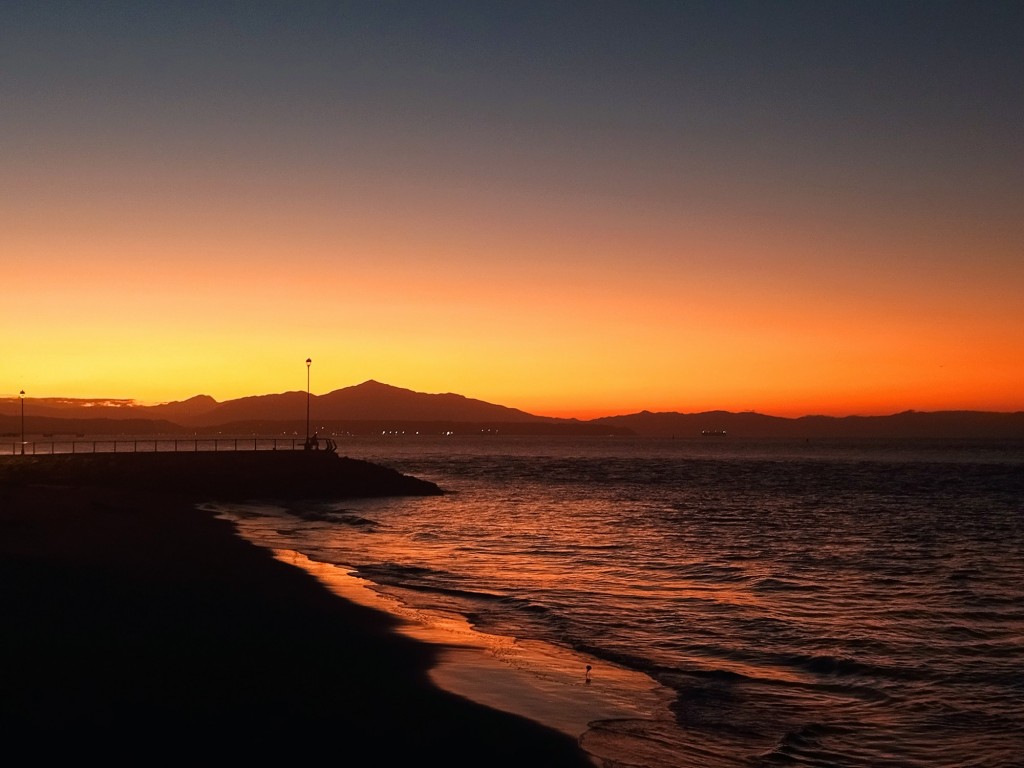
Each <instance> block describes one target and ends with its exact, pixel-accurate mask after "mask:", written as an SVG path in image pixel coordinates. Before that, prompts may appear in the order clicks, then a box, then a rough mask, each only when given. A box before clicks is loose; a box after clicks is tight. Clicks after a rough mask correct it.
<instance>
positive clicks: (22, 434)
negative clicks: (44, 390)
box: [19, 389, 25, 456]
mask: <svg viewBox="0 0 1024 768" xmlns="http://www.w3.org/2000/svg"><path fill="white" fill-rule="evenodd" d="M19 394H20V395H21V455H22V456H24V455H25V390H24V389H23V390H21V392H20V393H19Z"/></svg>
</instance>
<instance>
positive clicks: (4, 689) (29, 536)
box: [0, 455, 593, 768]
mask: <svg viewBox="0 0 1024 768" xmlns="http://www.w3.org/2000/svg"><path fill="white" fill-rule="evenodd" d="M54 458H56V457H54ZM215 458H216V457H211V456H210V455H207V456H206V459H205V461H204V460H203V459H192V460H191V461H193V462H203V463H204V464H205V463H206V462H208V461H210V460H214V459H215ZM45 460H46V458H45V457H41V458H38V459H33V461H35V462H36V463H37V464H38V463H39V462H42V461H45ZM292 460H293V461H294V459H292ZM19 461H21V462H27V459H21V458H20V457H12V458H4V459H3V461H2V462H0V618H2V624H0V733H2V737H3V743H4V747H5V751H7V752H8V753H13V754H19V753H20V754H23V755H24V758H23V761H28V762H32V763H35V762H38V761H40V760H43V759H46V758H47V757H48V756H59V757H62V758H67V757H81V758H99V759H130V760H132V761H133V762H137V763H140V764H154V763H171V762H174V763H179V762H181V761H182V760H190V761H192V760H202V759H208V758H210V757H217V758H220V759H226V758H229V759H231V760H245V759H251V758H256V757H260V758H264V759H281V758H286V759H288V760H289V761H294V760H296V759H299V760H303V759H316V760H325V761H327V762H328V763H330V764H341V765H354V764H360V765H400V764H412V763H418V762H421V761H422V762H423V763H425V764H432V765H446V766H462V765H467V766H468V765H473V766H505V765H507V766H513V765H515V766H581V767H582V766H590V767H591V768H593V763H592V762H591V761H590V760H589V759H588V758H587V756H586V755H585V754H584V753H583V752H582V750H581V749H579V747H578V745H577V744H576V742H575V741H574V740H573V739H572V738H570V737H568V736H566V735H564V734H561V733H559V732H557V731H554V730H549V729H547V728H545V727H543V726H541V725H539V724H537V723H534V722H532V721H530V720H527V719H524V718H520V717H518V716H515V715H511V714H506V713H503V712H499V711H497V710H492V709H488V708H486V707H483V706H479V705H477V704H474V703H471V702H469V701H468V700H465V699H462V698H460V697H458V696H455V695H454V694H449V693H447V692H445V691H443V690H441V689H439V688H437V687H436V686H434V685H433V684H432V683H431V682H430V681H429V679H428V676H427V671H428V669H429V668H430V665H431V664H432V662H433V660H434V659H435V658H436V654H437V653H438V651H437V649H436V648H434V647H432V646H430V645H426V644H423V643H420V642H418V641H415V640H413V639H411V638H408V637H406V636H404V635H401V634H399V633H398V632H396V631H395V624H394V620H393V619H392V618H390V617H389V616H387V615H386V614H384V613H379V612H377V611H375V610H373V609H371V608H366V607H363V606H359V605H356V604H354V603H351V602H348V601H346V600H343V599H341V598H339V597H337V596H336V595H334V594H332V593H331V592H330V591H329V590H328V589H327V588H326V587H324V586H323V585H322V584H321V583H320V582H319V581H317V580H316V579H315V578H314V577H313V576H311V575H309V574H308V573H306V572H305V571H303V570H301V569H299V568H296V567H293V566H290V565H288V564H285V563H282V562H281V561H279V560H276V559H275V558H274V557H273V555H272V554H271V553H270V552H268V551H265V550H263V549H261V548H259V547H256V546H254V545H252V544H249V543H248V542H246V541H244V540H242V539H241V538H240V537H239V536H237V535H236V534H235V532H234V528H233V526H232V525H231V524H230V523H228V522H226V521H223V520H219V519H217V518H215V517H214V516H213V514H212V513H209V512H205V511H201V510H199V509H197V508H196V507H195V506H194V505H193V501H195V500H196V499H195V498H194V494H195V493H196V489H194V488H190V487H189V484H190V482H191V481H190V479H189V477H188V476H185V477H168V476H167V475H166V471H167V467H166V466H164V465H161V467H160V469H159V473H161V474H159V476H154V477H150V478H149V481H148V483H130V484H129V485H133V486H134V487H125V484H123V483H117V482H111V481H110V478H111V477H113V475H112V474H111V473H109V472H107V473H106V475H104V473H103V472H99V473H98V478H97V479H96V480H95V481H89V480H86V479H83V478H81V477H79V478H78V479H75V480H74V481H70V480H69V477H70V474H69V473H68V472H65V473H64V474H63V475H60V474H58V475H57V476H55V477H54V478H52V479H53V480H54V482H52V483H49V484H47V483H41V482H39V481H40V477H39V476H38V475H34V476H33V477H31V479H30V480H29V479H26V476H25V475H24V474H19V473H18V472H15V471H13V470H12V464H11V462H19ZM108 461H109V460H108ZM117 461H120V460H117ZM162 461H163V462H166V461H167V460H166V459H165V460H162ZM263 461H266V460H265V459H264V460H263ZM17 466H20V467H21V468H22V469H24V467H25V466H26V464H25V463H22V464H20V465H16V467H17ZM44 467H45V465H44ZM241 470H242V468H241V467H239V468H238V471H241ZM38 471H39V470H38V469H36V470H33V472H38ZM154 471H156V470H154ZM186 474H187V473H186ZM104 478H105V479H104ZM146 485H148V487H144V486H146ZM200 485H201V483H200ZM202 491H203V492H204V493H208V492H209V491H210V487H209V486H206V487H203V488H202ZM363 492H368V491H367V490H366V489H365V488H364V489H363ZM232 493H233V492H232ZM232 493H228V494H226V495H232ZM332 493H337V489H333V490H332ZM373 493H374V494H377V495H379V494H382V493H383V489H381V488H376V489H375V490H374V491H373Z"/></svg>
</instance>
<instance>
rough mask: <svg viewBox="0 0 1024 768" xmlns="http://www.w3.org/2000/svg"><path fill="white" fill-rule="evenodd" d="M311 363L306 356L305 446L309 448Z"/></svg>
mask: <svg viewBox="0 0 1024 768" xmlns="http://www.w3.org/2000/svg"><path fill="white" fill-rule="evenodd" d="M312 364H313V361H312V359H310V358H308V357H307V358H306V447H307V448H309V366H311V365H312Z"/></svg>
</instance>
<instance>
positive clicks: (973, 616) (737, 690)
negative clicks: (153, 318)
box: [211, 434, 1024, 768]
mask: <svg viewBox="0 0 1024 768" xmlns="http://www.w3.org/2000/svg"><path fill="white" fill-rule="evenodd" d="M336 440H337V442H338V452H339V453H340V454H341V455H344V456H349V457H352V458H357V459H364V460H368V461H372V462H375V463H378V464H382V465H385V466H389V467H392V468H394V469H396V470H398V471H400V472H402V473H405V474H409V475H414V476H416V477H419V478H422V479H425V480H430V481H432V482H434V483H436V484H437V485H438V486H440V487H441V489H442V490H443V491H444V494H443V495H440V496H431V497H412V498H378V499H358V500H354V499H338V500H320V501H312V500H310V501H300V502H291V503H284V502H275V501H274V500H266V499H262V500H251V501H247V502H245V503H238V504H219V505H211V506H212V507H213V508H215V509H216V510H217V511H218V513H219V514H220V515H222V516H224V517H226V518H228V519H231V520H233V521H234V522H235V524H236V525H237V526H238V529H239V532H240V534H241V535H243V536H244V537H245V538H247V539H249V540H251V541H253V542H255V543H257V544H259V545H260V546H264V547H267V548H269V549H271V550H273V551H274V552H275V553H276V554H277V556H278V557H280V558H281V559H284V560H286V561H288V562H292V563H294V564H295V565H296V566H297V567H304V568H306V569H307V570H309V571H310V572H312V573H314V574H316V575H318V577H320V578H322V579H324V581H325V583H331V584H334V586H335V587H336V588H337V589H338V590H339V593H340V594H345V595H347V596H348V597H350V598H353V599H359V600H365V601H366V602H367V603H368V604H373V605H376V606H377V607H379V608H381V609H382V610H386V611H389V612H391V613H393V614H394V615H395V616H396V617H397V618H399V620H400V621H401V622H402V623H403V626H405V627H406V631H408V632H409V633H410V634H412V635H414V636H420V637H422V638H423V639H426V640H428V641H431V642H437V643H439V644H441V645H442V646H444V647H447V648H449V649H450V653H445V654H444V659H445V661H444V663H442V664H439V666H438V669H436V670H435V671H434V673H433V674H434V678H435V681H436V682H437V683H438V684H439V685H442V686H443V687H445V688H448V689H450V690H453V691H455V692H456V693H459V694H460V695H464V696H467V697H469V698H473V699H475V700H478V701H480V702H481V703H484V704H487V705H490V706H497V707H499V708H506V709H509V710H510V711H515V712H517V713H518V714H524V715H526V716H529V717H531V718H534V719H537V720H540V721H541V722H545V723H547V724H549V725H551V726H552V727H556V728H559V729H561V730H564V731H566V732H568V733H572V734H573V735H575V736H576V737H577V738H578V739H579V743H580V744H581V746H582V747H583V748H584V749H585V750H586V751H587V752H589V753H590V754H591V756H592V757H593V759H594V762H595V765H599V766H604V768H626V767H627V766H628V767H629V768H667V767H670V766H671V767H672V768H689V767H691V766H694V767H696V766H700V768H726V767H728V768H735V767H739V766H743V767H750V766H764V767H766V768H768V767H772V768H774V767H776V766H800V767H801V768H807V767H813V766H821V767H822V768H824V767H826V766H827V767H828V768H853V767H855V766H856V767H857V768H862V767H865V766H871V767H873V768H886V767H889V766H892V767H893V768H895V767H899V768H967V767H969V766H970V767H975V766H976V767H977V768H1020V766H1024V439H1022V440H1019V441H1005V440H1004V441H991V440H990V441H985V440H930V441H922V440H860V441H855V440H834V441H828V440H811V441H803V440H788V439H787V440H742V439H737V438H733V437H732V436H714V437H701V436H698V437H694V438H692V439H690V438H675V439H653V438H634V437H622V436H607V437H605V436H593V437H582V438H581V437H544V436H504V437H503V436H500V435H482V436H460V435H447V436H440V435H439V436H427V435H413V434H394V435H380V436H376V437H343V436H339V437H337V438H336ZM360 595H361V597H360Z"/></svg>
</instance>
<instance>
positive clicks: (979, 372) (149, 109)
mask: <svg viewBox="0 0 1024 768" xmlns="http://www.w3.org/2000/svg"><path fill="white" fill-rule="evenodd" d="M1022 22H1024V12H1022V10H1021V8H1020V7H1017V6H1014V5H1012V4H1000V3H991V4H986V3H959V2H954V3H935V4H916V3H906V4H902V3H873V2H865V3H857V4H846V3H828V2H825V3H803V2H794V3H781V4H759V3H747V2H728V1H726V2H722V3H657V2H651V3H608V4H606V3H600V4H596V5H592V4H588V3H580V4H574V3H568V4H558V5H555V6H551V7H548V6H547V5H537V6H533V5H526V6H521V7H520V6H517V5H514V4H512V5H509V4H491V3H486V2H485V3H442V4H429V5H427V6H425V7H421V5H420V4H406V3H381V4H370V3H367V4H362V3H354V4H348V3H340V4H332V3H301V4H296V5H293V4H285V3H272V2H257V3H252V4H242V5H234V4H221V3H216V2H215V3H210V4H198V5H195V6H191V5H190V6H187V12H186V6H175V5H173V4H168V5H164V4H148V3H125V4H124V5H120V4H118V3H111V4H104V5H102V6H98V7H90V6H89V5H87V4H86V5H72V4H64V3H45V2H43V3H13V4H6V5H5V6H4V8H3V10H0V51H3V52H2V53H0V73H2V77H0V97H2V103H3V105H4V106H3V113H4V119H3V121H2V122H0V137H2V146H3V147H4V152H3V156H2V157H0V172H2V174H3V178H4V183H3V186H2V190H3V191H2V196H3V199H2V206H0V254H2V260H3V264H2V272H0V285H3V294H2V295H3V303H2V306H3V308H4V318H5V319H4V323H3V326H2V328H3V331H2V336H3V338H2V340H3V345H2V347H3V353H2V357H0V397H17V393H18V392H19V391H20V390H22V389H23V390H25V392H26V394H27V396H28V397H39V398H41V397H72V398H130V399H135V400H137V401H140V402H143V403H157V402H168V401H175V400H184V399H187V398H189V397H192V396H194V395H199V394H206V395H210V396H212V397H214V398H215V399H217V400H218V401H224V400H229V399H234V398H238V397H245V396H250V395H261V394H268V393H276V392H285V391H293V390H305V388H306V373H307V372H306V366H305V360H306V358H307V357H310V358H312V360H313V364H312V367H311V371H310V374H311V390H312V392H313V393H314V394H325V393H327V392H330V391H333V390H336V389H341V388H344V387H349V386H354V385H356V384H359V383H361V382H363V381H366V380H369V379H374V380H377V381H380V382H383V383H386V384H390V385H393V386H397V387H402V388H406V389H412V390H415V391H419V392H428V393H444V392H454V393H458V394H461V395H465V396H466V397H470V398H475V399H479V400H485V401H487V402H491V403H496V404H500V405H505V406H509V407H513V408H518V409H521V410H524V411H527V412H529V413H533V414H536V415H540V416H559V417H575V418H581V419H589V418H595V417H598V416H609V415H620V414H627V413H635V412H638V411H641V410H649V411H679V412H689V413H692V412H702V411H708V410H728V411H757V412H760V413H766V414H771V415H777V416H802V415H808V414H821V415H835V416H845V415H885V414H891V413H896V412H900V411H905V410H919V411H938V410H985V411H1020V410H1024V299H1022V296H1024V216H1022V215H1021V211H1022V210H1024V176H1022V174H1021V169H1022V168H1024V144H1022V143H1021V142H1020V124H1019V118H1020V115H1021V114H1024V88H1022V85H1021V84H1022V83H1024V57H1022V56H1021V54H1020V52H1019V49H1018V43H1019V41H1018V40H1017V32H1015V30H1016V31H1019V30H1020V29H1021V28H1024V27H1022V25H1021V23H1022Z"/></svg>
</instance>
